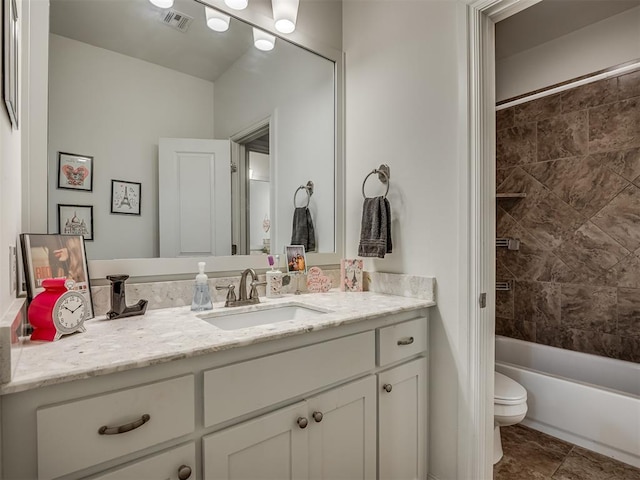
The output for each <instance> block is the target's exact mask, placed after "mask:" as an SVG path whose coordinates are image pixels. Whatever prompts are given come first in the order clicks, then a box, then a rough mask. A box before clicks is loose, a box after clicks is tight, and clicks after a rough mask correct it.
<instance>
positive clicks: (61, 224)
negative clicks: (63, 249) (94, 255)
mask: <svg viewBox="0 0 640 480" xmlns="http://www.w3.org/2000/svg"><path fill="white" fill-rule="evenodd" d="M58 232H59V233H60V235H82V236H83V237H84V239H85V240H93V239H94V235H93V205H66V204H60V203H59V204H58Z"/></svg>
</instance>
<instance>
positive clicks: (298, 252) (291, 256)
mask: <svg viewBox="0 0 640 480" xmlns="http://www.w3.org/2000/svg"><path fill="white" fill-rule="evenodd" d="M284 248H285V256H286V258H287V273H307V256H306V254H305V251H304V245H287V246H286V247H284Z"/></svg>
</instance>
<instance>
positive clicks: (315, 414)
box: [312, 412, 324, 423]
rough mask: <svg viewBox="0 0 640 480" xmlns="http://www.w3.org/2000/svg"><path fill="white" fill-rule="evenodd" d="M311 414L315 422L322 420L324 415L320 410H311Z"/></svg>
mask: <svg viewBox="0 0 640 480" xmlns="http://www.w3.org/2000/svg"><path fill="white" fill-rule="evenodd" d="M312 416H313V419H314V420H315V421H316V423H320V422H321V421H322V418H323V417H324V415H322V412H313V415H312Z"/></svg>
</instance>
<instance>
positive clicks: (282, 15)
mask: <svg viewBox="0 0 640 480" xmlns="http://www.w3.org/2000/svg"><path fill="white" fill-rule="evenodd" d="M299 4H300V0H271V7H272V9H273V19H274V21H275V27H276V30H277V31H279V32H280V33H292V32H293V31H294V30H295V29H296V20H297V19H298V6H299Z"/></svg>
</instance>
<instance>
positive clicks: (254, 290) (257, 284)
mask: <svg viewBox="0 0 640 480" xmlns="http://www.w3.org/2000/svg"><path fill="white" fill-rule="evenodd" d="M266 284H267V282H259V281H257V280H254V281H252V282H251V284H250V285H251V291H250V292H249V299H253V298H259V296H258V289H257V288H256V287H260V286H263V285H266Z"/></svg>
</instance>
